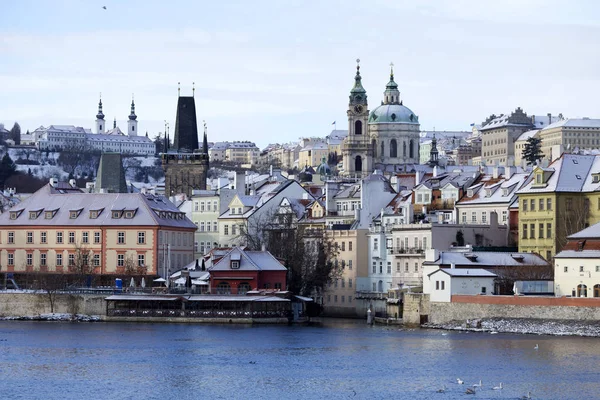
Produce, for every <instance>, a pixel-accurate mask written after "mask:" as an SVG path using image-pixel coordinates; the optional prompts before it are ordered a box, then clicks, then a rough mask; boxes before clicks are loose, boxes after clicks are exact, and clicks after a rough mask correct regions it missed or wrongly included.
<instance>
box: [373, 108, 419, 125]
mask: <svg viewBox="0 0 600 400" xmlns="http://www.w3.org/2000/svg"><path fill="white" fill-rule="evenodd" d="M383 123H405V124H418V123H419V117H417V116H416V115H415V113H413V112H412V111H411V110H410V108H408V107H405V106H403V105H401V104H382V105H380V106H379V107H377V108H375V109H374V110H373V111H371V114H369V124H383Z"/></svg>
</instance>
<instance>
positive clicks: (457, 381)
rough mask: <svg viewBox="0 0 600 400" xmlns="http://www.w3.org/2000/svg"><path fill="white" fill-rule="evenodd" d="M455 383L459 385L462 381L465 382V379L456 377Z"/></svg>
mask: <svg viewBox="0 0 600 400" xmlns="http://www.w3.org/2000/svg"><path fill="white" fill-rule="evenodd" d="M456 383H458V384H459V385H462V384H463V383H465V381H463V380H462V379H460V378H456Z"/></svg>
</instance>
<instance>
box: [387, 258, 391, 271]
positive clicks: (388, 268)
mask: <svg viewBox="0 0 600 400" xmlns="http://www.w3.org/2000/svg"><path fill="white" fill-rule="evenodd" d="M387 273H388V274H391V273H392V262H391V261H388V262H387Z"/></svg>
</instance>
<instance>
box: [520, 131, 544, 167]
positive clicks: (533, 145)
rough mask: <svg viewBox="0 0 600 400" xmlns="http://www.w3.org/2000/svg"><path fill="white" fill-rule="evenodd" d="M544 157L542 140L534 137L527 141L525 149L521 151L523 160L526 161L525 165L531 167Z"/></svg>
mask: <svg viewBox="0 0 600 400" xmlns="http://www.w3.org/2000/svg"><path fill="white" fill-rule="evenodd" d="M543 157H544V153H542V139H540V138H537V137H535V136H532V137H530V138H529V139H527V142H526V143H525V148H524V149H523V159H524V160H525V161H527V165H533V164H535V163H537V162H538V161H539V160H541V159H542V158H543Z"/></svg>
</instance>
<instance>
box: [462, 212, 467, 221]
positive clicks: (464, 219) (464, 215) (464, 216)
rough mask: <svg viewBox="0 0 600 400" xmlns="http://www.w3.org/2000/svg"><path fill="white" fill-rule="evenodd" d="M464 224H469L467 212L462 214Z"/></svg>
mask: <svg viewBox="0 0 600 400" xmlns="http://www.w3.org/2000/svg"><path fill="white" fill-rule="evenodd" d="M462 223H463V224H466V223H467V213H466V212H465V211H463V212H462Z"/></svg>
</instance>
